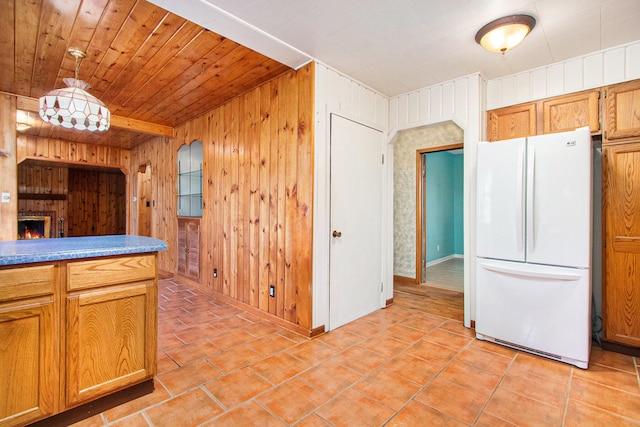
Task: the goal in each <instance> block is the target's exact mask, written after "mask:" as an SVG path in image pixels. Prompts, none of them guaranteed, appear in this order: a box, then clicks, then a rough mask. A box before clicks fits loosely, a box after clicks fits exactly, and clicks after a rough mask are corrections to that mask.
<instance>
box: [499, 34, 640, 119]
mask: <svg viewBox="0 0 640 427" xmlns="http://www.w3.org/2000/svg"><path fill="white" fill-rule="evenodd" d="M638 78H640V40H639V41H636V42H632V43H627V44H625V45H622V46H618V47H614V48H610V49H605V50H601V51H599V52H594V53H590V54H588V55H583V56H579V57H577V58H573V59H569V60H567V61H562V62H557V63H555V64H551V65H548V66H546V67H540V68H534V69H532V70H528V71H524V72H522V73H517V74H512V75H510V76H506V77H501V78H499V79H494V80H489V81H488V82H487V110H492V109H494V108H501V107H507V106H510V105H516V104H521V103H523V102H530V101H535V100H538V99H544V98H550V97H553V96H558V95H564V94H568V93H573V92H579V91H582V90H587V89H594V88H598V87H602V86H607V85H612V84H616V83H621V82H625V81H629V80H634V79H638Z"/></svg>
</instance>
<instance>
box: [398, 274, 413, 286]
mask: <svg viewBox="0 0 640 427" xmlns="http://www.w3.org/2000/svg"><path fill="white" fill-rule="evenodd" d="M393 281H394V283H404V284H407V285H416V284H418V279H416V278H414V277H407V276H396V275H395V274H394V275H393Z"/></svg>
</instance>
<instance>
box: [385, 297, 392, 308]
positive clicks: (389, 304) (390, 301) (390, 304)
mask: <svg viewBox="0 0 640 427" xmlns="http://www.w3.org/2000/svg"><path fill="white" fill-rule="evenodd" d="M392 305H393V298H389V299H388V300H387V301H386V302H385V306H384V308H387V307H391V306H392Z"/></svg>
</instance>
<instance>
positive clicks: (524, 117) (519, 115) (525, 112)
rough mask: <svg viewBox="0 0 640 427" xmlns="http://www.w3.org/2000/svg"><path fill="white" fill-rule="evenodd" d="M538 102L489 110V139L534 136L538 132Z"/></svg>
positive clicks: (497, 139) (498, 139)
mask: <svg viewBox="0 0 640 427" xmlns="http://www.w3.org/2000/svg"><path fill="white" fill-rule="evenodd" d="M536 111H537V108H536V104H535V103H531V104H522V105H514V106H512V107H504V108H498V109H495V110H491V111H488V112H487V138H488V139H489V141H500V140H503V139H511V138H519V137H524V136H532V135H535V134H536V133H537V117H536Z"/></svg>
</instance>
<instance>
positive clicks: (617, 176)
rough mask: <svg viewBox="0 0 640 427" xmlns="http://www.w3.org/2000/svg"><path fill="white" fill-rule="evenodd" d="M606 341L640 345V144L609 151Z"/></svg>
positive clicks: (605, 266)
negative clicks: (639, 277)
mask: <svg viewBox="0 0 640 427" xmlns="http://www.w3.org/2000/svg"><path fill="white" fill-rule="evenodd" d="M604 162H605V163H604V165H605V170H604V171H605V174H604V191H605V194H604V214H603V219H604V222H605V228H604V233H605V235H604V239H605V249H604V271H605V275H604V284H603V326H604V339H605V340H606V341H612V342H616V343H620V344H625V345H629V346H634V347H640V286H638V272H639V271H640V142H637V143H633V144H625V145H618V146H615V147H606V148H605V149H604Z"/></svg>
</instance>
